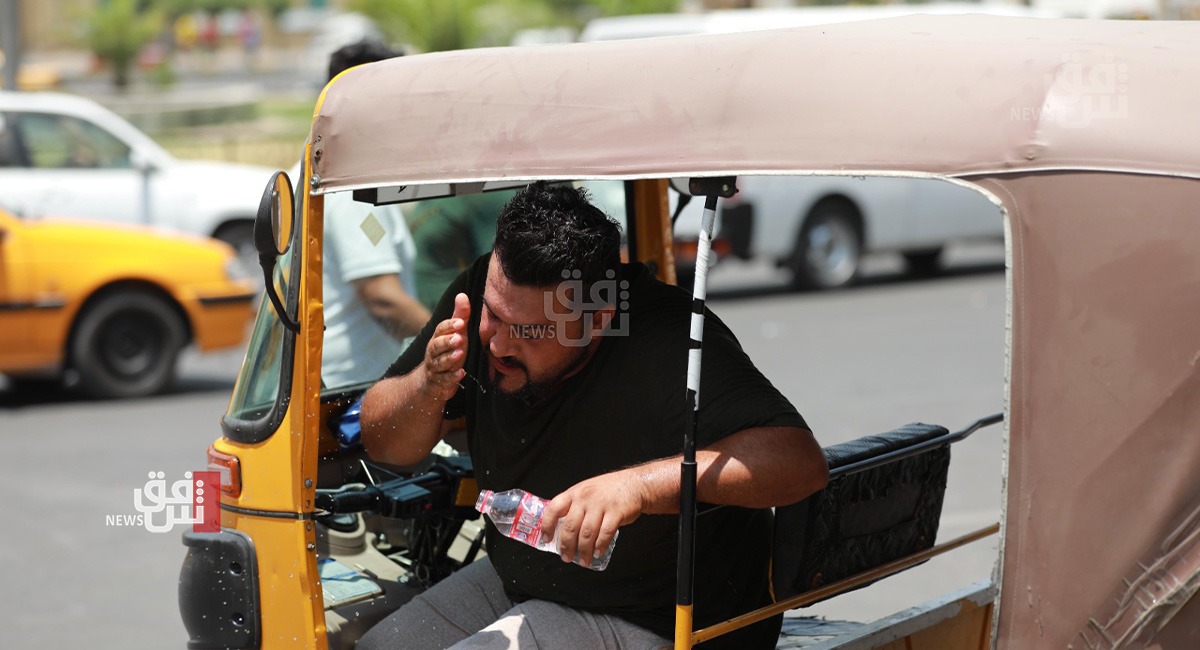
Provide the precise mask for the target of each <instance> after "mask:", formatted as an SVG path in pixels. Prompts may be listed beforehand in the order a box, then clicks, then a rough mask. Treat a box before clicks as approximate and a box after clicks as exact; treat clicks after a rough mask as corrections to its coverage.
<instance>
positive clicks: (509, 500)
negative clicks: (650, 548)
mask: <svg viewBox="0 0 1200 650" xmlns="http://www.w3.org/2000/svg"><path fill="white" fill-rule="evenodd" d="M475 509H476V510H478V511H479V512H482V513H483V514H485V515H487V516H488V518H489V519H491V520H492V523H493V524H495V525H496V529H497V530H499V531H500V534H501V535H504V536H505V537H509V538H512V539H515V540H517V541H518V542H521V543H523V544H528V545H529V546H532V547H534V548H536V549H538V550H540V551H546V552H547V553H554V554H555V555H561V553H560V552H559V549H558V531H559V530H560V529H559V528H558V527H557V526H556V527H555V529H554V538H553V539H550V540H546V541H542V511H543V510H545V509H546V500H545V499H541V498H539V497H536V496H534V495H532V494H530V493H528V492H526V491H525V490H507V491H505V492H492V491H491V490H484V491H482V492H480V493H479V500H478V501H476V502H475ZM619 532H620V531H618V534H619ZM616 544H617V536H616V535H613V540H612V542H611V543H609V545H608V549H607V550H605V551H604V555H602V556H600V557H598V558H593V559H592V564H591V566H588V567H585V568H587V569H591V570H593V571H603V570H604V569H605V568H606V567H608V561H609V560H610V559H612V552H613V547H614V546H616ZM580 559H581V558H580V557H579V554H578V553H577V554H576V555H575V564H579V565H580V566H583V565H582V564H581V563H580Z"/></svg>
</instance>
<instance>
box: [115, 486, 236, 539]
mask: <svg viewBox="0 0 1200 650" xmlns="http://www.w3.org/2000/svg"><path fill="white" fill-rule="evenodd" d="M147 476H148V477H149V480H148V481H146V484H145V485H143V486H142V487H140V488H134V490H133V509H134V511H135V512H136V514H133V513H126V514H110V515H105V516H104V525H106V526H128V527H142V528H145V529H146V530H148V531H150V532H152V533H168V532H171V531H172V530H174V529H175V527H176V526H178V525H180V524H183V525H187V524H191V526H192V532H196V533H218V532H220V531H221V495H220V491H221V473H220V472H208V471H206V472H184V473H183V478H182V479H180V480H178V481H174V482H172V483H171V486H170V489H169V490H168V489H167V480H166V474H165V473H164V472H149V473H148V474H147Z"/></svg>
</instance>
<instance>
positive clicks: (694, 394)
mask: <svg viewBox="0 0 1200 650" xmlns="http://www.w3.org/2000/svg"><path fill="white" fill-rule="evenodd" d="M716 218H717V195H716V194H715V193H714V194H709V195H708V196H706V197H705V198H704V218H703V219H702V221H701V223H700V243H699V246H698V247H697V250H696V280H695V283H694V286H693V288H692V331H691V341H690V343H689V349H688V365H687V391H686V393H685V395H684V399H685V400H686V401H685V408H686V413H685V418H686V421H685V423H684V430H683V462H682V464H681V465H680V477H679V479H680V483H679V553H678V557H677V562H676V571H677V573H676V579H675V650H689V649H690V648H691V647H692V596H693V592H694V589H693V584H692V583H693V579H694V578H695V572H696V566H695V564H696V432H697V429H698V426H699V421H698V420H699V418H698V411H699V409H700V359H701V355H700V348H701V344H702V343H703V341H704V298H705V294H706V283H707V282H708V256H709V253H710V252H711V251H712V233H713V223H714V222H715V221H716Z"/></svg>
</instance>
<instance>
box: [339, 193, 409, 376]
mask: <svg viewBox="0 0 1200 650" xmlns="http://www.w3.org/2000/svg"><path fill="white" fill-rule="evenodd" d="M324 252H325V262H324V273H323V275H322V284H323V287H324V289H323V290H324V295H325V298H324V303H325V340H324V344H323V346H322V349H323V352H322V359H321V380H322V381H323V382H324V384H325V386H327V387H338V386H347V385H350V384H356V383H361V382H366V381H375V380H377V379H379V378H380V377H381V376H382V375H383V372H384V371H385V370H387V367H388V366H389V365H390V363H391V361H392V360H394V359H395V358H396V356H398V355H399V354H400V353H401V352H402V351H403V350H404V347H405V346H406V345H407V343H408V342H409V341H411V340H412V338H411V337H409V338H408V339H406V340H405V341H398V340H396V339H395V338H393V337H392V336H391V335H390V334H388V333H387V331H386V330H385V329H384V328H383V327H382V326H381V325H380V324H379V323H378V322H377V321H376V320H375V319H374V318H373V317H372V316H371V313H370V312H369V311H368V310H367V307H366V306H365V305H364V304H363V303H362V301H361V300H359V298H358V296H357V294H356V293H355V289H354V285H353V284H352V283H353V282H354V281H355V280H361V279H363V278H369V277H372V276H376V275H385V274H396V275H399V276H400V284H401V286H403V287H404V290H405V291H407V292H408V293H409V294H410V295H413V296H415V295H416V283H415V281H414V278H413V261H414V256H415V247H414V246H413V241H412V236H411V235H410V234H409V232H408V227H407V225H406V224H405V222H404V216H403V215H402V214H401V213H400V208H399V207H397V206H394V205H382V206H374V205H371V204H369V203H361V202H358V201H355V200H354V199H353V198H352V196H351V194H350V193H349V192H337V193H333V194H326V195H325V247H324Z"/></svg>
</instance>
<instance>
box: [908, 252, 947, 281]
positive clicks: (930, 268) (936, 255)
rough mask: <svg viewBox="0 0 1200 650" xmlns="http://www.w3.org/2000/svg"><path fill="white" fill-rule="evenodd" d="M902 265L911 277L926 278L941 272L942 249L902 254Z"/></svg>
mask: <svg viewBox="0 0 1200 650" xmlns="http://www.w3.org/2000/svg"><path fill="white" fill-rule="evenodd" d="M904 264H905V266H906V267H908V272H909V273H910V274H912V275H917V276H921V277H927V276H931V275H937V273H938V271H941V270H942V249H940V248H933V249H930V250H924V251H909V252H907V253H905V254H904Z"/></svg>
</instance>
